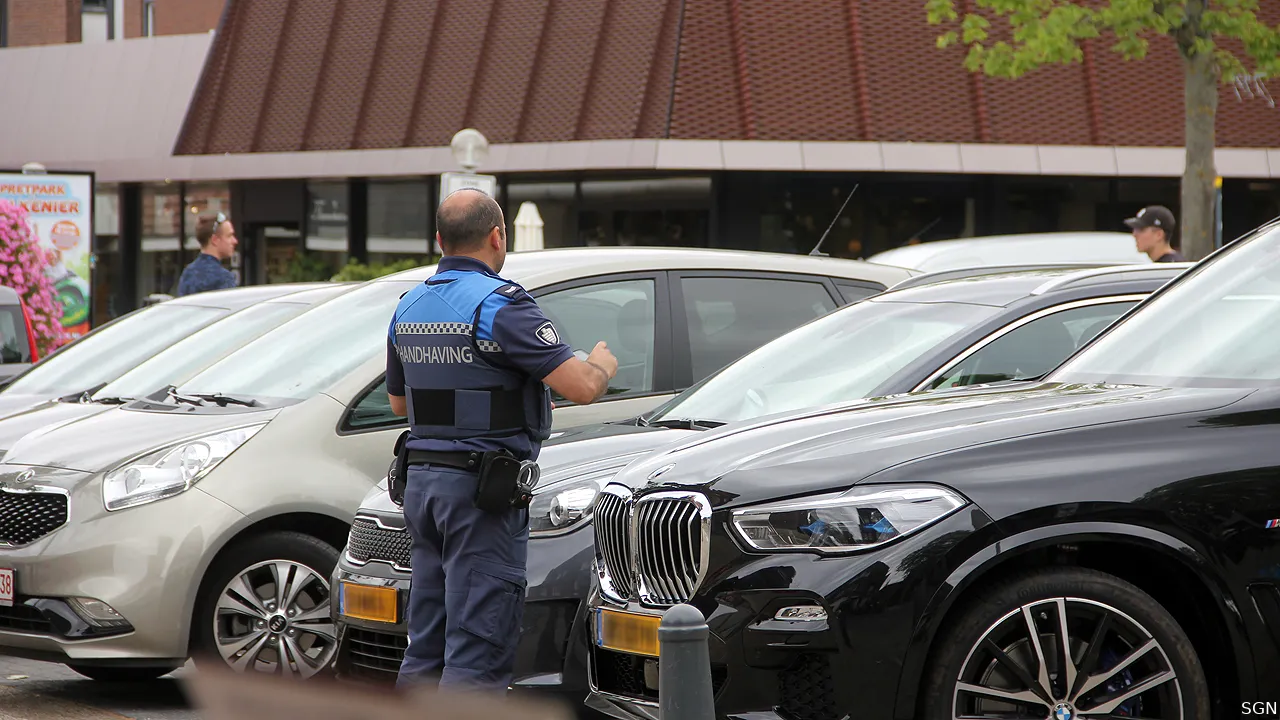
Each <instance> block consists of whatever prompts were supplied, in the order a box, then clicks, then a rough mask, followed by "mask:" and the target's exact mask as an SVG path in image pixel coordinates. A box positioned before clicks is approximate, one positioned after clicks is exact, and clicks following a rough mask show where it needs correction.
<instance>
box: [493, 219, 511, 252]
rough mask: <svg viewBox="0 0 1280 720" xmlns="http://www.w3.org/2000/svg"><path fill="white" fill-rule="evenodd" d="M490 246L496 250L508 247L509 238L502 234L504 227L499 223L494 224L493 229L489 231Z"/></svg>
mask: <svg viewBox="0 0 1280 720" xmlns="http://www.w3.org/2000/svg"><path fill="white" fill-rule="evenodd" d="M489 247H490V248H492V249H493V250H494V251H501V250H506V249H507V239H506V238H505V237H503V236H502V228H500V227H498V226H497V225H494V226H493V230H490V231H489Z"/></svg>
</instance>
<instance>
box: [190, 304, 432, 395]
mask: <svg viewBox="0 0 1280 720" xmlns="http://www.w3.org/2000/svg"><path fill="white" fill-rule="evenodd" d="M415 285H417V283H413V282H401V281H394V280H383V281H379V282H373V283H370V284H368V285H365V286H364V287H361V288H359V289H357V290H352V291H351V292H349V293H346V294H345V295H342V296H341V297H336V298H334V299H332V300H329V301H328V302H326V303H324V304H322V305H319V306H317V307H316V308H314V309H313V310H312V311H310V312H305V313H303V314H301V315H299V316H298V317H296V318H294V319H293V320H290V321H289V322H287V323H285V324H284V325H281V326H280V327H278V328H276V329H275V330H273V331H271V332H269V333H267V334H266V335H263V336H262V337H260V338H257V339H256V340H254V341H253V342H250V343H249V344H247V345H245V346H244V347H242V348H240V349H239V350H237V351H235V352H234V353H231V354H230V355H228V356H227V357H225V358H223V359H222V360H221V361H220V362H218V363H217V364H214V365H212V366H210V367H209V368H207V369H206V370H204V371H203V372H201V373H200V374H199V375H196V376H195V377H193V378H191V379H190V380H189V381H187V382H185V383H183V384H182V387H181V388H179V390H180V391H181V392H183V393H185V394H197V393H199V394H204V393H223V394H226V395H231V396H233V397H251V398H263V399H265V398H281V399H290V400H306V399H307V398H310V397H311V396H313V395H315V394H316V393H318V392H321V391H322V390H324V389H325V388H327V387H328V386H329V385H331V384H333V383H335V382H337V381H338V380H340V379H342V378H343V377H345V376H346V375H347V374H348V373H350V372H351V371H353V370H355V369H356V368H357V367H359V366H360V365H362V364H363V363H365V362H368V361H369V360H371V359H372V358H374V357H377V356H379V355H385V354H386V352H387V327H388V325H389V323H390V322H391V316H392V315H393V314H394V313H395V310H396V304H397V303H398V302H399V300H400V296H401V295H403V294H404V293H405V292H406V291H408V290H410V289H411V288H413V287H414V286H415Z"/></svg>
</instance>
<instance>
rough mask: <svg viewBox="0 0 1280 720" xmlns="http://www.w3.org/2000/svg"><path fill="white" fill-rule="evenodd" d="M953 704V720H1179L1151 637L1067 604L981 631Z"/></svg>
mask: <svg viewBox="0 0 1280 720" xmlns="http://www.w3.org/2000/svg"><path fill="white" fill-rule="evenodd" d="M1064 659H1065V662H1064V661H1063V660H1064ZM952 702H953V705H952V711H953V717H955V718H956V719H957V720H960V719H962V718H984V717H992V718H995V717H999V718H1050V719H1051V720H1090V719H1091V718H1092V719H1096V718H1109V717H1120V716H1125V717H1143V718H1169V719H1176V720H1182V718H1183V701H1182V688H1181V686H1180V684H1179V683H1178V677H1177V673H1176V672H1175V671H1174V668H1173V664H1172V663H1171V662H1170V661H1169V656H1168V655H1167V654H1166V653H1165V651H1164V648H1162V647H1161V646H1160V643H1159V642H1158V641H1157V640H1156V639H1155V637H1153V636H1152V634H1151V633H1150V632H1149V631H1148V630H1147V629H1146V628H1145V627H1143V626H1142V625H1141V624H1140V623H1138V622H1137V621H1136V620H1134V619H1133V618H1132V617H1130V616H1129V615H1127V614H1125V613H1124V612H1122V611H1120V610H1118V609H1116V608H1114V607H1112V606H1110V605H1106V604H1104V603H1101V602H1097V601H1095V600H1086V599H1083V598H1070V597H1059V598H1049V599H1046V600H1039V601H1036V602H1033V603H1029V604H1026V605H1023V606H1022V607H1019V608H1017V609H1016V610H1012V611H1010V612H1009V613H1007V614H1006V615H1005V616H1004V617H1002V618H1000V619H999V620H997V621H996V622H995V623H994V624H992V625H991V627H989V628H987V631H986V632H985V633H983V635H982V637H981V638H979V639H978V641H977V642H976V643H975V644H974V646H973V647H972V648H971V649H970V650H969V654H968V656H967V657H966V658H965V661H964V664H963V665H961V668H960V675H959V677H958V678H957V679H956V688H955V695H954V697H953V701H952Z"/></svg>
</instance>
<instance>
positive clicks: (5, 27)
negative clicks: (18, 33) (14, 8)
mask: <svg viewBox="0 0 1280 720" xmlns="http://www.w3.org/2000/svg"><path fill="white" fill-rule="evenodd" d="M2 47H9V0H0V48H2Z"/></svg>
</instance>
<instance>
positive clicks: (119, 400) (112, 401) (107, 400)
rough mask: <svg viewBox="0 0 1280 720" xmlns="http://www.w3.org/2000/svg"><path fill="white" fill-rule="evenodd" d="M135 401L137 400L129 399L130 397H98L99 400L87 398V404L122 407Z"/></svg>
mask: <svg viewBox="0 0 1280 720" xmlns="http://www.w3.org/2000/svg"><path fill="white" fill-rule="evenodd" d="M137 399H138V398H131V397H100V398H89V402H92V403H99V404H101V405H124V404H125V403H131V402H133V401H134V400H137Z"/></svg>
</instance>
